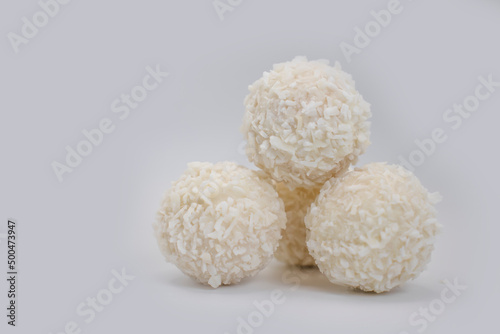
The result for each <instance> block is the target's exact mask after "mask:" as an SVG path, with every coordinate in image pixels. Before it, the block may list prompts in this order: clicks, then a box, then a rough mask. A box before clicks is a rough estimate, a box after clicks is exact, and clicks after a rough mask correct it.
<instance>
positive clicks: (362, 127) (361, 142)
mask: <svg viewBox="0 0 500 334" xmlns="http://www.w3.org/2000/svg"><path fill="white" fill-rule="evenodd" d="M249 90H250V93H249V94H248V96H247V97H246V98H245V108H246V112H245V116H244V119H243V125H242V127H241V131H242V132H243V134H244V136H245V138H246V140H247V146H246V154H247V156H248V158H249V159H250V161H252V162H254V163H255V165H256V166H258V167H259V168H261V169H262V170H264V171H265V172H267V173H268V174H269V175H271V176H272V177H273V178H274V179H275V180H276V181H278V182H281V181H282V182H285V183H287V185H288V186H289V187H290V188H295V187H304V188H305V187H319V186H322V185H323V184H324V183H325V182H326V181H327V180H328V179H330V178H331V177H332V176H336V175H340V174H341V173H342V172H344V171H345V170H347V168H348V167H349V165H351V164H354V163H355V162H356V161H357V157H358V156H359V155H360V154H362V153H363V152H364V151H365V150H366V148H367V146H368V145H369V144H370V140H369V137H370V123H369V122H368V119H369V118H370V117H371V113H370V105H369V104H368V103H367V102H366V101H365V100H364V99H363V97H362V96H361V94H360V93H359V92H358V91H357V90H356V88H355V85H354V81H353V79H352V77H351V76H350V75H349V74H347V73H345V72H343V71H342V69H341V68H340V65H339V64H338V63H336V64H335V67H331V66H329V65H328V61H327V60H318V61H307V58H305V57H296V58H295V59H294V60H292V61H290V62H286V63H281V64H276V65H274V66H273V69H272V70H271V71H270V72H264V75H263V76H262V78H260V79H258V80H257V81H255V82H254V83H253V84H252V85H251V86H250V87H249Z"/></svg>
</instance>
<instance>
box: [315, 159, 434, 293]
mask: <svg viewBox="0 0 500 334" xmlns="http://www.w3.org/2000/svg"><path fill="white" fill-rule="evenodd" d="M439 201H440V195H439V194H438V193H432V194H431V193H429V192H428V191H427V190H426V189H425V188H424V187H423V186H422V184H421V183H420V181H419V180H418V179H417V178H416V177H415V176H414V175H413V174H412V173H411V172H409V171H408V170H406V169H404V168H403V167H401V166H395V165H386V164H385V163H372V164H368V165H366V166H364V167H363V168H360V169H356V170H354V171H351V172H348V173H346V174H345V175H344V176H343V177H341V178H339V179H332V180H330V181H328V182H326V184H325V185H324V186H323V187H322V188H321V191H320V194H319V196H318V198H317V199H316V201H315V203H313V205H312V206H311V208H310V211H309V213H308V214H307V216H306V218H305V224H306V226H307V229H308V232H307V245H308V247H309V251H310V252H311V255H312V256H313V257H314V259H315V260H316V264H317V265H318V267H319V269H320V271H321V272H322V273H324V274H325V275H326V276H327V277H328V279H329V280H330V281H331V282H333V283H337V284H342V285H347V286H350V287H354V288H359V289H361V290H364V291H374V292H377V293H380V292H384V291H389V290H391V289H392V288H394V287H396V286H398V285H400V284H402V283H404V282H406V281H408V280H410V279H413V278H415V277H417V276H418V275H419V274H420V273H421V272H422V271H423V270H424V269H425V266H426V265H427V263H428V262H429V260H430V257H431V253H432V250H433V249H434V239H435V236H436V234H437V233H438V232H439V230H440V227H441V226H440V224H439V223H438V222H437V220H436V210H435V208H434V204H436V203H437V202H439Z"/></svg>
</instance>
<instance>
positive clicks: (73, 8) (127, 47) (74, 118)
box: [0, 0, 500, 334]
mask: <svg viewBox="0 0 500 334" xmlns="http://www.w3.org/2000/svg"><path fill="white" fill-rule="evenodd" d="M233 2H234V3H236V2H237V1H235V0H233ZM388 2H389V1H379V0H377V1H368V0H363V1H355V2H354V1H326V0H324V1H320V0H311V1H296V0H294V1H290V0H277V1H263V0H260V1H243V2H242V3H241V5H239V6H236V8H235V9H234V10H233V11H231V12H226V13H225V15H224V20H223V21H221V20H220V19H219V17H218V16H217V13H216V11H215V9H214V7H213V5H212V2H211V1H210V0H195V1H168V2H167V1H163V2H159V1H153V0H144V1H119V0H109V1H105V2H103V1H97V0H90V1H73V2H71V3H69V4H67V5H64V6H62V7H61V9H60V12H59V13H58V15H57V16H55V17H54V18H51V19H50V22H49V23H48V25H47V26H45V27H44V28H41V29H40V32H39V34H38V35H37V36H36V37H34V38H33V39H32V40H31V41H30V42H29V43H28V44H27V45H23V46H21V47H20V52H19V53H17V54H16V53H15V52H14V51H13V48H12V47H11V44H10V42H9V40H8V39H7V34H8V33H9V32H16V33H19V32H20V29H21V26H22V21H21V18H22V17H23V16H31V15H33V14H34V13H35V12H36V11H37V10H39V7H38V5H37V2H36V1H34V0H22V1H2V2H1V4H0V22H1V23H0V33H1V34H3V36H4V37H3V38H2V39H1V42H0V57H1V60H2V61H1V63H0V87H1V91H2V92H3V93H2V95H1V96H2V97H1V99H0V108H1V110H2V111H1V118H0V152H1V156H2V163H1V165H0V180H1V187H0V203H1V204H0V218H1V219H2V224H1V227H0V233H4V231H5V227H6V226H5V225H6V219H7V218H8V217H14V218H16V219H17V220H18V224H19V234H20V239H19V240H20V241H19V259H20V269H19V271H20V286H19V289H20V297H19V298H20V299H19V306H20V309H19V318H18V321H19V325H18V327H16V328H10V326H7V325H6V324H5V322H6V321H5V317H4V313H5V312H4V311H2V312H1V314H0V317H1V319H3V320H2V324H1V325H0V328H2V330H1V331H2V333H4V332H5V333H51V332H52V333H54V334H55V333H59V332H61V331H62V330H63V329H64V326H65V324H66V323H67V322H69V321H75V322H77V323H78V324H79V326H80V328H81V329H82V330H83V331H82V332H83V333H166V332H169V333H170V332H172V333H221V334H223V333H225V332H227V333H231V334H232V333H236V331H237V326H238V320H237V318H238V317H239V316H242V317H245V318H246V317H248V315H250V314H251V312H253V311H254V310H255V307H254V306H253V302H254V301H256V300H257V301H261V300H263V299H269V298H270V296H271V291H272V290H273V289H281V290H282V291H283V292H284V295H285V302H284V303H282V304H280V305H276V308H275V311H274V313H273V314H272V315H271V316H270V317H269V318H265V320H264V322H263V324H262V325H261V326H260V327H258V328H256V329H255V333H278V332H279V333H281V332H283V333H306V332H307V333H308V332H314V333H347V334H349V333H353V334H354V333H356V334H357V333H384V334H387V333H395V334H398V333H401V332H404V331H406V332H408V333H418V329H421V328H422V327H421V326H412V325H411V324H410V323H409V317H410V316H411V314H412V313H414V312H418V310H419V308H420V307H429V305H430V304H431V303H433V301H434V300H435V299H436V298H440V294H441V292H442V291H443V289H444V287H445V285H443V283H442V280H445V279H450V280H453V279H454V278H458V281H459V282H460V283H463V284H465V285H467V289H466V290H465V291H464V292H463V293H462V294H461V295H460V296H459V297H458V298H457V299H456V300H455V301H454V302H452V303H450V304H447V305H446V309H445V310H444V312H443V313H442V314H440V315H439V316H437V317H436V319H435V320H433V321H429V322H428V327H427V328H426V329H425V330H424V331H425V332H426V333H444V332H446V333H471V332H486V331H487V329H490V331H491V330H493V331H494V330H495V329H496V328H497V324H496V319H495V317H496V316H497V313H498V298H499V297H500V291H499V286H500V285H499V284H498V281H499V280H500V268H499V265H498V254H499V253H500V245H499V243H498V235H499V233H500V228H499V224H498V211H497V209H498V198H499V195H500V191H499V177H498V163H499V160H498V148H497V145H498V142H499V138H500V134H499V131H498V124H499V123H500V114H499V113H500V88H499V89H498V91H496V92H494V93H492V95H491V97H490V98H489V99H487V100H485V101H482V102H481V104H480V106H479V108H478V110H477V111H475V112H474V113H472V115H471V116H470V117H469V118H467V119H464V120H463V123H462V124H461V126H460V128H458V129H456V130H453V129H452V128H451V125H452V124H454V123H446V122H445V121H444V120H443V114H444V113H445V110H446V109H448V108H450V107H452V106H453V104H455V103H462V101H463V100H464V98H465V97H466V96H468V95H470V94H473V93H474V90H475V87H476V86H477V85H478V83H479V82H478V79H477V78H478V77H479V76H484V77H487V76H488V75H489V74H492V75H493V78H494V79H495V80H497V81H500V66H499V59H500V46H499V44H498V33H499V32H500V19H499V18H500V2H498V1H496V0H476V1H465V0H453V1H452V0H443V1H430V0H419V1H409V0H403V1H402V2H401V3H402V5H403V7H404V9H403V11H402V12H401V13H400V14H398V15H395V16H394V17H393V19H392V22H391V23H390V24H389V25H388V26H387V27H385V28H383V29H382V31H381V32H380V34H379V35H378V36H377V37H375V38H374V39H373V40H372V41H371V43H370V45H369V46H367V47H366V48H364V49H363V50H361V52H360V53H359V54H358V55H354V56H353V58H352V61H351V62H350V63H348V62H347V61H346V59H345V58H344V56H343V54H342V52H341V49H340V47H339V45H340V44H341V43H342V42H348V43H352V41H353V38H354V30H353V29H354V28H355V27H356V26H359V27H364V25H365V24H366V23H367V22H369V21H370V20H371V19H372V17H371V15H370V11H372V10H376V11H379V10H381V9H384V8H387V4H388ZM296 55H305V56H308V57H309V58H310V59H317V58H327V59H330V60H331V61H332V62H333V61H335V60H338V61H340V62H341V64H342V66H343V68H344V69H345V70H346V71H347V72H350V73H352V74H353V76H354V78H355V80H356V83H357V88H358V89H359V90H360V91H361V93H362V94H363V96H364V97H365V99H366V100H367V101H369V102H370V103H371V104H372V112H373V122H372V142H373V144H372V146H371V147H370V148H369V150H368V152H367V153H366V154H365V155H364V156H363V157H362V159H361V161H360V163H359V164H364V163H367V162H372V161H389V162H393V163H396V162H398V156H399V155H403V156H405V157H407V158H408V157H409V155H410V154H411V152H412V151H414V150H415V149H417V146H416V145H415V143H414V141H415V140H416V139H418V140H422V139H424V138H428V137H429V136H431V132H432V131H433V129H435V128H441V129H443V131H444V133H445V135H446V136H447V138H448V139H447V140H446V141H445V142H444V143H442V144H438V145H437V148H436V151H435V153H433V154H431V155H430V156H429V157H428V158H426V160H425V163H424V164H423V165H421V166H419V167H418V168H417V169H416V171H415V173H416V174H417V176H418V177H420V178H421V180H422V182H423V184H424V185H425V186H427V187H428V188H429V189H430V190H432V191H436V190H437V191H440V192H441V194H442V195H443V197H444V201H443V203H442V204H440V205H439V207H438V208H439V211H440V215H439V219H440V221H441V222H442V223H443V225H444V227H445V228H444V232H443V234H442V236H441V237H440V239H439V242H438V245H437V249H436V251H435V253H434V256H433V261H432V262H431V264H430V266H429V268H428V270H427V271H426V272H425V273H424V274H423V275H422V276H421V277H419V278H418V279H417V280H415V281H413V282H410V283H409V284H407V285H405V286H403V287H402V288H400V289H397V290H395V291H393V292H391V293H387V294H383V295H373V294H362V293H354V292H350V291H348V290H346V289H343V288H339V287H335V286H333V285H331V284H330V283H328V281H327V280H326V279H325V278H324V277H322V276H321V275H320V274H318V273H309V274H308V277H307V278H303V279H301V285H300V287H299V289H297V290H291V289H290V287H291V285H287V284H285V283H283V282H282V274H283V272H285V270H286V268H285V267H284V266H283V265H281V264H279V263H274V264H273V265H272V266H271V267H269V268H268V269H266V270H265V271H264V272H263V273H262V274H261V275H259V276H256V277H255V278H253V279H249V280H246V281H245V282H244V283H243V284H241V285H238V286H233V287H226V288H221V289H217V290H212V289H209V288H205V287H203V286H200V285H197V284H196V283H194V282H193V281H191V280H190V279H188V278H187V277H185V276H183V275H182V273H181V272H180V271H178V270H177V269H176V268H175V267H173V266H172V265H170V264H166V263H165V262H164V261H163V258H162V257H161V255H160V253H159V251H158V250H157V247H156V244H155V242H154V239H153V236H152V228H151V223H152V221H153V219H154V215H155V211H156V210H157V208H158V205H159V201H160V198H161V196H162V194H163V192H164V191H165V190H166V189H167V188H168V187H169V185H170V182H171V181H173V180H175V179H176V178H177V177H178V176H179V175H180V174H181V172H182V171H183V170H184V168H185V165H186V163H188V162H190V161H194V160H200V161H211V162H217V161H222V160H234V161H237V162H239V163H241V164H244V165H246V166H251V165H250V164H249V163H248V162H247V159H246V157H245V156H244V155H242V154H241V143H242V135H241V134H240V133H239V126H240V122H241V119H242V115H243V111H244V108H243V98H244V97H245V95H246V92H247V86H248V85H249V84H250V83H252V82H253V81H254V80H256V79H257V78H259V76H260V75H261V74H262V72H263V71H264V70H267V69H269V68H270V67H271V66H272V64H273V63H275V62H281V61H286V60H290V59H292V58H293V57H294V56H296ZM156 64H160V66H161V68H162V69H163V70H165V71H167V72H169V73H170V75H169V76H168V77H167V78H165V80H164V82H163V83H162V84H161V85H160V86H159V87H158V88H157V89H156V90H155V91H153V92H151V93H150V94H149V96H148V97H147V98H146V100H145V101H143V102H142V103H141V104H140V106H139V107H138V108H137V109H135V110H134V111H133V112H131V114H130V116H129V117H128V118H127V119H125V120H120V119H119V118H118V116H119V115H117V114H115V113H113V112H112V111H111V108H110V105H111V103H112V102H113V100H115V99H116V98H117V97H119V96H120V94H122V93H127V92H130V90H131V89H132V87H134V86H136V85H137V84H140V83H141V81H142V78H143V77H144V75H145V74H146V70H145V68H146V66H151V67H155V66H156ZM103 118H110V119H111V120H112V121H113V123H114V125H115V126H116V128H115V130H114V132H113V133H111V134H109V135H106V136H105V138H104V140H103V143H102V144H101V145H100V146H98V147H96V148H94V150H93V152H92V153H91V154H90V155H89V156H88V157H86V158H85V159H84V160H83V162H82V164H81V165H80V166H78V167H77V168H76V169H75V170H74V171H73V172H72V173H71V174H66V175H65V176H64V181H63V182H62V183H60V182H58V179H57V177H56V176H55V174H54V172H53V170H52V167H51V163H52V162H53V161H62V160H64V157H65V146H67V145H70V146H72V147H75V146H76V144H77V143H78V142H79V141H80V140H82V139H83V138H84V137H83V135H82V134H81V131H82V130H84V129H91V128H95V127H97V125H98V123H99V121H100V120H101V119H103ZM0 248H1V249H2V251H1V258H0V259H1V263H2V265H0V266H1V267H2V268H4V263H5V261H6V256H5V240H0ZM121 268H126V271H127V273H130V274H131V275H134V276H135V279H134V280H133V281H132V282H130V284H129V285H128V286H127V287H126V288H125V289H124V290H123V291H122V292H121V293H120V294H118V295H116V296H115V297H114V299H113V301H112V302H111V303H110V304H109V305H107V306H106V307H105V308H104V310H102V312H100V313H97V314H96V317H95V319H94V320H93V321H92V322H91V323H89V324H86V323H85V321H84V319H85V317H81V316H79V315H77V313H76V308H77V306H78V305H79V304H80V303H82V302H84V301H85V300H86V298H87V297H92V296H96V295H97V294H98V292H99V291H100V290H101V289H104V288H106V287H107V285H108V281H109V280H110V279H112V277H113V274H112V270H113V269H116V270H121ZM292 275H295V274H292ZM2 277H3V276H2ZM5 283H6V282H5V280H3V279H2V280H1V283H0V294H1V295H2V296H3V297H2V298H1V299H0V300H1V303H2V305H4V302H5V301H6V297H5V291H6V284H5ZM2 309H4V307H3V306H2Z"/></svg>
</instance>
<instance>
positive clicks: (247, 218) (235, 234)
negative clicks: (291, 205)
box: [154, 162, 286, 288]
mask: <svg viewBox="0 0 500 334" xmlns="http://www.w3.org/2000/svg"><path fill="white" fill-rule="evenodd" d="M285 223H286V215H285V211H284V206H283V202H282V200H281V199H280V198H279V197H278V194H277V192H276V190H275V189H274V187H273V186H272V185H271V183H270V182H268V181H267V180H266V178H265V177H262V175H261V174H259V173H258V172H255V171H252V170H250V169H247V168H245V167H242V166H238V165H236V164H235V163H232V162H221V163H217V164H211V163H201V162H194V163H190V164H189V165H188V169H187V171H186V172H185V173H184V174H183V175H182V176H181V178H180V179H179V180H177V181H176V182H174V183H173V184H172V188H171V189H170V190H168V191H167V193H166V194H165V197H164V198H163V201H162V203H161V207H160V210H159V211H158V214H157V220H156V222H155V224H154V231H155V235H156V239H157V241H158V245H159V247H160V250H161V252H162V253H163V255H164V256H165V258H166V259H167V261H168V262H171V263H173V264H175V265H176V266H177V267H178V268H179V269H180V270H181V271H182V272H184V273H185V274H187V275H189V276H191V277H193V278H195V279H197V280H198V281H200V282H201V283H204V284H209V285H210V286H212V287H213V288H217V287H218V286H220V285H221V284H233V283H237V282H239V281H240V280H241V279H242V278H244V277H248V276H253V275H255V274H257V273H258V272H259V271H260V270H261V269H263V268H264V267H265V266H266V265H267V264H268V263H269V262H270V261H271V260H272V258H273V254H274V251H275V250H276V248H277V247H278V242H279V239H280V238H281V229H282V228H284V227H285Z"/></svg>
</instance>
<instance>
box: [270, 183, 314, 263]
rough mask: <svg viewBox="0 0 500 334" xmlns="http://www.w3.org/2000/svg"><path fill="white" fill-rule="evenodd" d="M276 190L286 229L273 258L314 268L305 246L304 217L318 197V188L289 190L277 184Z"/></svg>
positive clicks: (281, 184)
mask: <svg viewBox="0 0 500 334" xmlns="http://www.w3.org/2000/svg"><path fill="white" fill-rule="evenodd" d="M276 190H277V191H278V194H279V196H280V198H281V199H282V200H283V203H284V204H285V211H286V219H287V222H286V228H285V229H284V230H283V231H282V232H281V236H282V238H281V240H280V243H279V247H278V249H277V250H276V253H275V254H274V256H275V257H276V258H277V259H278V260H280V261H282V262H285V263H287V264H290V265H294V266H315V265H316V263H315V262H314V259H313V257H312V256H311V255H310V254H309V250H308V249H307V245H306V225H305V224H304V217H305V215H306V213H307V210H308V209H309V207H310V206H311V203H312V202H313V201H314V200H315V199H316V197H317V196H318V194H319V190H320V188H319V187H318V188H295V189H294V190H290V189H289V188H288V187H287V186H285V185H284V184H283V183H278V184H277V186H276Z"/></svg>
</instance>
